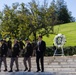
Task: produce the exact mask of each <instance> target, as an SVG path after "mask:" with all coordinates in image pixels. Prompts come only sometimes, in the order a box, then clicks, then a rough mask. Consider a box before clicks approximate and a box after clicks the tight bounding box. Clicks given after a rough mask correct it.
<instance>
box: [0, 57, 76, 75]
mask: <svg viewBox="0 0 76 75" xmlns="http://www.w3.org/2000/svg"><path fill="white" fill-rule="evenodd" d="M31 62H32V71H31V72H24V71H23V70H24V64H23V58H19V68H20V71H19V72H12V73H9V72H3V70H4V64H3V63H2V68H1V70H2V71H1V72H0V75H76V56H63V57H61V56H57V57H45V58H44V65H45V72H39V73H36V58H35V57H32V59H31ZM7 64H8V70H9V69H10V68H9V66H10V58H7ZM13 70H16V66H15V64H14V66H13Z"/></svg>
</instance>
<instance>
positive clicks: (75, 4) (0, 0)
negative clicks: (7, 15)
mask: <svg viewBox="0 0 76 75" xmlns="http://www.w3.org/2000/svg"><path fill="white" fill-rule="evenodd" d="M30 1H31V0H0V11H2V10H3V8H4V5H5V4H7V5H8V6H11V5H12V3H15V2H19V3H22V2H23V3H25V4H28V2H30ZM36 1H39V2H40V4H42V3H43V1H44V0H36ZM46 1H47V2H48V4H50V3H51V1H52V0H46ZM64 1H65V2H66V3H67V8H68V10H69V11H71V12H72V16H73V17H75V18H76V0H64Z"/></svg>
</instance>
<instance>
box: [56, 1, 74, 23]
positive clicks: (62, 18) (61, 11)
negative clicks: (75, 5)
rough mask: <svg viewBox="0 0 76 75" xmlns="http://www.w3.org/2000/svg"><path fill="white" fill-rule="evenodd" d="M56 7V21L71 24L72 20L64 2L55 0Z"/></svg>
mask: <svg viewBox="0 0 76 75" xmlns="http://www.w3.org/2000/svg"><path fill="white" fill-rule="evenodd" d="M56 6H57V12H58V20H59V22H60V23H69V22H72V20H73V21H74V19H72V18H73V17H72V16H71V14H70V12H69V10H68V8H67V5H66V2H65V1H64V0H57V2H56Z"/></svg>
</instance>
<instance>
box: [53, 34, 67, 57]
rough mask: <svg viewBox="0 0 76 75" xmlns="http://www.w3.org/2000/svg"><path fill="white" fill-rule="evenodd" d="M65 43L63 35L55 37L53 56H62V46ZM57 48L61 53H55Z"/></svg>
mask: <svg viewBox="0 0 76 75" xmlns="http://www.w3.org/2000/svg"><path fill="white" fill-rule="evenodd" d="M65 42H66V39H65V36H64V35H63V34H58V35H56V36H55V38H54V45H55V47H56V49H55V51H54V55H53V56H57V55H61V56H64V50H63V46H64V44H65ZM59 48H60V49H61V53H57V51H58V49H59Z"/></svg>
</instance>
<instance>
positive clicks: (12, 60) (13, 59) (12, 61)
mask: <svg viewBox="0 0 76 75" xmlns="http://www.w3.org/2000/svg"><path fill="white" fill-rule="evenodd" d="M14 61H15V58H13V57H12V58H11V62H10V69H11V70H12V67H13V63H14Z"/></svg>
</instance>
